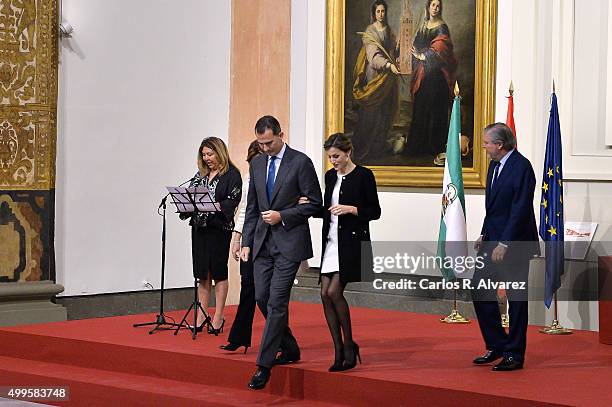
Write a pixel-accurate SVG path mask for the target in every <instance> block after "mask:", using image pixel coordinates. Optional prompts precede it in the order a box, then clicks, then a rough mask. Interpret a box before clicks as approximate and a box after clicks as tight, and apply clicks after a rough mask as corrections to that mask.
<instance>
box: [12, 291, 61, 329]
mask: <svg viewBox="0 0 612 407" xmlns="http://www.w3.org/2000/svg"><path fill="white" fill-rule="evenodd" d="M62 291H64V287H62V286H61V285H59V284H55V283H53V281H37V282H26V283H0V326H12V325H26V324H38V323H42V322H57V321H65V320H66V315H67V314H66V308H64V307H62V306H61V305H57V304H54V303H52V302H51V299H52V298H53V297H55V296H56V295H57V294H59V293H61V292H62Z"/></svg>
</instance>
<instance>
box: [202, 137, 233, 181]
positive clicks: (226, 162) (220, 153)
mask: <svg viewBox="0 0 612 407" xmlns="http://www.w3.org/2000/svg"><path fill="white" fill-rule="evenodd" d="M204 147H207V148H210V149H211V150H212V151H213V152H214V153H215V155H216V156H217V159H218V160H219V175H223V174H225V173H226V172H227V170H228V169H229V167H230V166H231V167H235V165H234V163H233V162H232V160H230V157H229V152H228V151H227V146H226V145H225V143H224V142H223V140H221V139H220V138H219V137H206V138H205V139H204V140H202V143H201V144H200V148H199V149H198V169H199V170H200V175H201V176H203V177H204V176H206V175H208V173H209V172H210V169H209V168H208V166H207V165H206V164H205V163H204V160H202V149H203V148H204Z"/></svg>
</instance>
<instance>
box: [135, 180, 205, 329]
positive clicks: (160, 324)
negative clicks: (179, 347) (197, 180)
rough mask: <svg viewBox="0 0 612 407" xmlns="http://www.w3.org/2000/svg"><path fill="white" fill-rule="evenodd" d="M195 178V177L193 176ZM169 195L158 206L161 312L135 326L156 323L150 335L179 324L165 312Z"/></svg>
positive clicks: (173, 327)
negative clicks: (152, 319)
mask: <svg viewBox="0 0 612 407" xmlns="http://www.w3.org/2000/svg"><path fill="white" fill-rule="evenodd" d="M192 179H193V178H192ZM190 181H191V179H190V180H187V181H185V182H183V183H182V184H181V185H184V184H186V183H188V182H190ZM168 195H170V193H168V194H166V196H164V197H163V199H162V200H161V203H160V204H159V207H158V208H157V213H158V214H160V215H161V216H162V219H163V220H162V236H161V238H162V247H161V289H160V294H159V314H157V316H156V317H155V321H154V322H145V323H141V324H134V325H133V327H134V328H138V327H140V326H150V325H155V326H154V327H153V329H151V330H150V331H149V335H151V334H153V333H154V332H156V331H169V330H173V329H175V328H176V327H177V326H179V324H177V323H176V322H174V320H172V317H168V316H167V315H166V314H164V281H165V270H166V199H168ZM160 209H162V213H159V210H160ZM166 318H168V319H170V320H172V322H168V321H167V319H166Z"/></svg>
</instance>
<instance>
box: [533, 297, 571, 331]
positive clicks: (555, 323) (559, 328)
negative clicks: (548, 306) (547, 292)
mask: <svg viewBox="0 0 612 407" xmlns="http://www.w3.org/2000/svg"><path fill="white" fill-rule="evenodd" d="M553 301H554V307H555V311H554V318H553V322H552V324H551V325H550V326H545V327H544V328H542V329H540V333H541V334H546V335H571V334H573V331H572V330H571V329H567V328H564V327H563V325H561V324H560V323H559V304H558V303H557V293H555V294H554V296H553Z"/></svg>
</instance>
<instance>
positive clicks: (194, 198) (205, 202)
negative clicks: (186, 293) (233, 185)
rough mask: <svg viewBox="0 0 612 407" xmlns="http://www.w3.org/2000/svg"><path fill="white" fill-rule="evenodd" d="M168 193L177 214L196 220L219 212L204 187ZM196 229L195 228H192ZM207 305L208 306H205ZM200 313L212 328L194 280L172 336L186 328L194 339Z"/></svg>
mask: <svg viewBox="0 0 612 407" xmlns="http://www.w3.org/2000/svg"><path fill="white" fill-rule="evenodd" d="M168 191H169V192H170V196H171V197H172V203H174V204H175V205H176V209H177V210H178V212H179V213H189V214H193V216H194V217H195V218H196V219H197V216H198V213H202V212H220V211H221V208H220V207H219V204H218V203H216V202H214V201H213V199H212V196H211V195H210V192H209V190H208V188H206V187H190V188H181V187H168ZM192 227H197V226H195V225H194V226H192ZM206 305H208V304H206ZM192 310H193V325H192V326H191V327H190V326H189V325H188V324H187V317H188V316H189V313H190V312H191V311H192ZM198 310H199V311H202V314H204V317H205V318H204V322H203V325H204V326H206V328H207V329H208V328H211V327H212V321H211V319H210V316H209V315H208V314H207V313H206V310H205V309H204V308H203V307H202V303H200V300H199V298H198V279H197V278H195V279H194V287H193V302H192V303H191V305H190V306H189V308H188V309H187V311H186V312H185V315H184V316H183V319H181V322H180V323H179V324H178V325H177V326H176V329H175V330H174V335H176V334H178V332H179V330H180V329H181V328H183V327H184V328H187V329H189V330H190V331H191V338H192V339H195V338H196V336H197V335H198V326H197V322H198V313H197V311H198Z"/></svg>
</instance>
